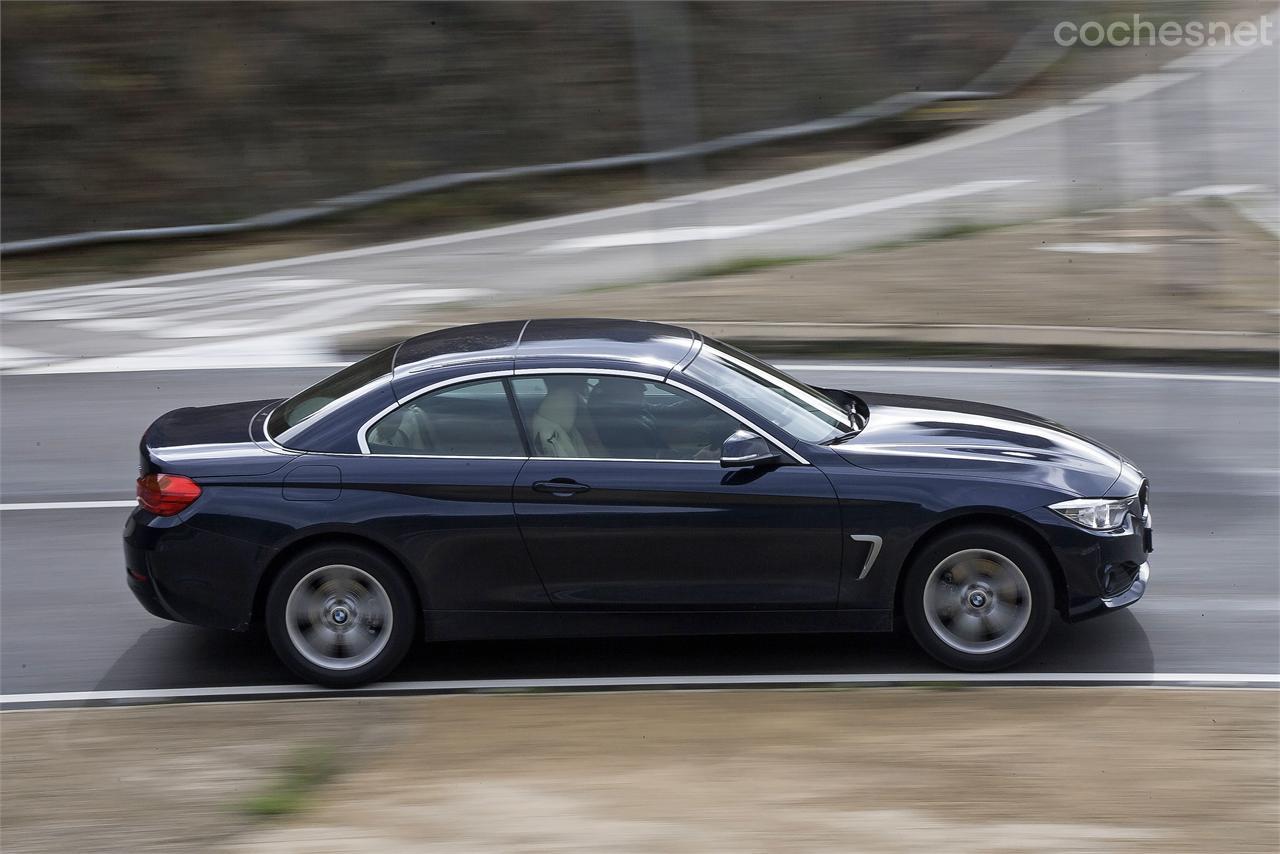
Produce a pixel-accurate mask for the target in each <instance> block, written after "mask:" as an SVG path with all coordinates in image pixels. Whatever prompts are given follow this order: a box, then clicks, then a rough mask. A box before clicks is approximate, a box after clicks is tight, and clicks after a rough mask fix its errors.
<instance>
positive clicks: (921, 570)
mask: <svg viewBox="0 0 1280 854" xmlns="http://www.w3.org/2000/svg"><path fill="white" fill-rule="evenodd" d="M965 549H986V550H988V551H993V552H996V553H998V554H1001V555H1003V556H1005V557H1007V558H1009V559H1010V560H1012V561H1013V562H1014V563H1015V564H1017V566H1018V569H1019V570H1021V572H1022V575H1023V577H1024V578H1026V580H1027V586H1028V587H1029V588H1030V590H1031V616H1030V618H1029V620H1028V622H1027V625H1026V628H1024V629H1023V630H1022V634H1020V635H1019V636H1018V637H1017V639H1016V640H1014V641H1013V643H1011V644H1009V645H1008V646H1006V647H1005V648H1004V649H1001V650H998V651H997V652H992V653H986V654H975V653H966V652H961V651H960V650H958V649H955V648H954V647H952V646H950V645H948V644H947V643H946V641H944V640H942V639H941V638H940V637H938V636H937V635H936V634H935V633H934V631H933V629H932V627H930V625H929V621H928V619H927V617H926V616H925V605H924V590H925V583H926V582H927V581H928V579H929V575H930V574H931V573H932V572H933V570H934V568H935V567H937V566H938V564H939V563H941V562H942V561H943V560H944V559H945V558H947V557H948V556H950V555H953V554H955V553H956V552H959V551H964V550H965ZM1053 602H1054V585H1053V577H1052V575H1051V574H1050V572H1049V568H1048V566H1047V565H1046V564H1045V561H1044V558H1043V557H1041V556H1040V554H1039V553H1038V552H1037V551H1036V549H1035V548H1033V547H1032V546H1031V545H1030V544H1029V543H1028V542H1027V541H1026V540H1024V539H1023V538H1022V537H1019V536H1018V535H1016V534H1012V533H1009V532H1006V531H1002V530H1000V529H997V528H978V527H975V528H965V529H962V530H958V531H954V532H952V533H949V534H944V535H943V536H941V537H939V538H938V539H937V540H936V541H934V542H932V543H929V544H928V545H927V546H926V547H925V548H924V550H923V551H921V552H920V554H918V555H917V556H916V558H915V559H914V560H913V561H912V564H911V566H910V567H908V569H907V577H906V581H905V586H904V589H903V599H902V604H903V615H904V616H905V617H906V622H907V627H908V628H909V629H910V631H911V635H912V637H913V638H915V641H916V643H917V644H919V645H920V647H921V648H922V649H924V651H925V652H927V653H929V655H931V656H932V657H933V658H934V659H936V660H937V661H939V662H940V663H942V664H944V665H946V666H948V667H952V668H955V669H957V670H969V671H990V670H1002V669H1004V668H1006V667H1010V666H1012V665H1014V664H1016V663H1017V662H1018V661H1020V660H1022V659H1023V658H1024V657H1026V656H1027V655H1028V654H1030V653H1031V652H1032V651H1034V650H1035V648H1036V647H1038V646H1039V645H1040V642H1041V641H1042V640H1043V639H1044V635H1045V632H1047V631H1048V629H1049V623H1050V620H1051V619H1052V612H1053Z"/></svg>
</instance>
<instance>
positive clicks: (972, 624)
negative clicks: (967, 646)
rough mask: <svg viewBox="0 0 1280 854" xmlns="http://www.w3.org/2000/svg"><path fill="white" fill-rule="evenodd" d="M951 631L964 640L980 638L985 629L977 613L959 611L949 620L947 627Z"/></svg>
mask: <svg viewBox="0 0 1280 854" xmlns="http://www.w3.org/2000/svg"><path fill="white" fill-rule="evenodd" d="M948 628H950V629H951V631H952V632H954V633H955V634H957V635H959V636H961V637H962V638H964V639H965V640H971V641H976V640H982V637H983V635H984V634H985V631H984V629H983V626H982V618H981V617H979V616H978V615H977V614H972V613H969V612H968V611H961V612H960V613H958V614H956V615H955V617H954V618H953V619H952V620H951V625H950V626H949V627H948Z"/></svg>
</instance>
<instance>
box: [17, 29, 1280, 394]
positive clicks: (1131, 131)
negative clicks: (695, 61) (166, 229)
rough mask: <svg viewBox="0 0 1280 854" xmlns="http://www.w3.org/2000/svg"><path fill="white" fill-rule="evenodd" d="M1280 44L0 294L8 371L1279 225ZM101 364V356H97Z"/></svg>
mask: <svg viewBox="0 0 1280 854" xmlns="http://www.w3.org/2000/svg"><path fill="white" fill-rule="evenodd" d="M1278 58H1280V50H1277V48H1276V47H1274V46H1270V47H1267V46H1264V47H1258V48H1256V49H1252V50H1244V49H1239V48H1224V47H1214V48H1205V49H1203V50H1201V51H1198V52H1196V53H1192V54H1189V55H1187V56H1185V57H1182V58H1180V59H1177V60H1174V61H1172V62H1170V63H1168V64H1167V65H1165V66H1164V67H1163V68H1161V69H1160V70H1158V71H1157V72H1155V73H1150V74H1143V75H1140V76H1138V77H1135V78H1132V79H1131V80H1128V81H1125V82H1123V83H1120V84H1118V85H1115V86H1111V87H1108V88H1106V89H1103V90H1100V91H1098V92H1095V93H1092V94H1090V95H1087V96H1085V97H1082V98H1080V99H1078V100H1075V101H1070V102H1066V103H1063V104H1059V105H1056V106H1051V107H1047V108H1045V109H1043V110H1039V111H1036V112H1033V113H1029V114H1026V115H1023V116H1018V117H1015V118H1011V119H1008V120H1005V121H1001V122H996V123H993V124H990V125H987V126H983V127H979V128H975V129H973V130H969V131H965V132H962V133H958V134H954V135H951V136H946V137H942V138H939V139H935V140H932V141H930V142H926V143H923V144H920V145H915V146H908V147H906V148H901V149H895V150H893V151H889V152H886V153H883V154H880V155H876V156H872V157H867V158H863V159H860V160H854V161H850V162H848V163H844V164H838V165H834V166H829V167H825V168H821V169H816V170H811V171H808V172H801V173H793V174H789V175H782V176H779V177H776V178H771V179H768V180H763V181H757V182H753V183H749V184H739V185H734V186H728V187H721V188H717V189H713V190H708V191H704V192H698V193H694V194H691V195H684V196H678V197H674V198H669V199H664V200H660V201H656V202H652V203H646V204H639V205H632V206H628V207H622V208H612V209H607V210H600V211H589V212H586V213H581V214H576V215H571V216H565V217H558V218H554V219H550V220H541V221H536V222H526V223H516V224H512V225H507V226H502V227H498V228H492V229H485V230H481V231H473V232H467V233H462V234H453V235H444V236H439V237H431V238H426V239H421V240H412V241H406V242H403V243H397V244H392V245H387V246H374V247H367V248H362V249H356V250H348V251H343V252H333V253H328V254H325V255H319V256H311V257H306V258H297V259H288V260H283V261H275V262H268V263H261V264H252V265H244V266H240V267H235V268H224V269H221V270H215V271H211V272H203V273H191V274H177V275H168V276H153V277H149V278H144V279H134V280H129V281H123V282H113V283H105V284H101V285H92V286H85V287H82V288H76V289H61V290H58V291H45V292H34V293H28V294H11V295H6V296H3V297H0V332H3V336H4V347H3V348H0V368H2V367H9V368H14V367H23V366H25V367H27V368H47V367H49V366H52V367H53V369H54V370H90V369H94V370H99V369H104V368H106V369H119V368H127V369H137V368H139V367H141V368H147V369H151V368H156V367H175V366H179V365H196V366H200V367H208V366H210V365H222V366H226V367H233V366H240V365H255V366H257V365H262V364H264V363H269V364H279V365H292V364H299V363H306V362H308V361H313V360H314V359H315V357H316V354H317V353H320V354H323V353H325V352H327V351H329V350H330V348H331V346H332V341H333V340H334V338H335V337H336V336H338V335H340V334H343V333H348V332H355V331H361V330H371V329H377V328H380V327H385V326H389V325H394V324H396V323H398V322H401V321H403V319H404V318H405V316H406V313H414V316H426V311H429V307H430V306H431V305H433V304H440V303H445V302H451V301H457V300H465V299H480V298H485V297H487V296H490V295H495V294H496V295H501V296H520V295H530V294H546V293H551V292H556V291H564V290H572V289H579V288H584V287H592V286H600V285H608V284H613V283H628V282H637V281H653V280H657V279H661V278H664V277H668V276H671V275H675V274H677V273H679V272H681V271H689V270H693V269H697V268H700V267H704V266H706V265H712V264H716V263H720V262H723V261H726V260H730V259H738V258H743V257H768V256H801V255H809V254H822V253H831V252H835V251H840V250H846V249H851V248H856V247H859V246H867V245H873V244H877V243H882V242H884V241H890V240H901V239H904V238H909V237H912V236H918V235H922V234H927V233H930V232H934V231H937V230H938V229H945V228H954V227H957V226H971V225H975V224H981V223H1010V222H1020V221H1026V220H1029V219H1034V218H1042V217H1046V216H1056V215H1060V214H1061V213H1063V212H1065V211H1085V210H1089V209H1094V208H1098V207H1104V206H1108V205H1116V204H1122V203H1124V202H1126V201H1128V200H1134V199H1146V198H1151V197H1162V196H1169V195H1173V194H1177V193H1181V192H1192V193H1205V194H1209V195H1222V194H1226V195H1230V194H1242V193H1243V194H1255V195H1258V197H1259V198H1261V199H1262V200H1263V201H1262V202H1260V204H1261V205H1262V208H1263V209H1264V211H1266V210H1270V211H1271V214H1270V215H1271V216H1274V208H1275V206H1276V205H1275V201H1274V199H1275V192H1276V184H1277V174H1280V130H1278V125H1280V123H1278V120H1277V115H1278V113H1280V106H1278V101H1277V86H1276V82H1277V80H1278V79H1280V59H1278ZM84 357H89V358H84Z"/></svg>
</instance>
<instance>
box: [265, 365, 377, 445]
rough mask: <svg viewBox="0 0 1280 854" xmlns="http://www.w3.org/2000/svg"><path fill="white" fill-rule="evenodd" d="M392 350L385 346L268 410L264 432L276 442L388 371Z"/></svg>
mask: <svg viewBox="0 0 1280 854" xmlns="http://www.w3.org/2000/svg"><path fill="white" fill-rule="evenodd" d="M396 346H399V345H396ZM395 353H396V347H388V348H387V349H385V350H382V351H381V352H378V353H374V354H373V355H372V356H369V357H368V358H366V359H361V360H360V361H359V362H356V363H355V364H353V365H348V366H347V367H345V368H343V369H342V370H340V371H338V372H337V373H336V374H334V375H332V376H329V377H325V378H324V379H322V380H321V381H320V382H318V383H316V384H315V385H313V386H311V388H309V389H307V390H306V391H304V392H301V393H299V394H296V395H294V396H293V397H291V398H289V399H288V400H286V401H285V402H284V403H282V404H280V405H279V406H277V407H276V408H275V410H274V411H272V413H271V418H270V419H269V420H268V421H267V435H269V436H271V437H272V438H273V439H276V440H277V441H279V440H280V439H281V438H282V436H283V435H284V433H285V431H287V430H289V429H290V428H292V427H296V426H298V425H299V424H301V423H302V422H304V421H306V420H307V419H308V418H310V417H312V416H313V415H315V414H316V413H318V412H319V411H320V410H322V409H324V408H325V407H326V406H328V405H329V404H331V403H333V402H335V401H337V400H341V399H342V398H344V397H346V396H347V395H350V394H352V393H353V392H357V391H359V390H360V389H362V388H364V387H365V386H367V385H368V384H369V383H371V382H373V381H374V380H377V379H381V378H382V377H384V376H386V375H387V374H389V373H391V364H392V359H393V358H394V357H395Z"/></svg>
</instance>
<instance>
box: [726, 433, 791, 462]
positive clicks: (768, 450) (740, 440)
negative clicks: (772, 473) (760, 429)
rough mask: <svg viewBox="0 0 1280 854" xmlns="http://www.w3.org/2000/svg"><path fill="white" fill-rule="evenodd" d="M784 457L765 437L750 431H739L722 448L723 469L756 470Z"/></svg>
mask: <svg viewBox="0 0 1280 854" xmlns="http://www.w3.org/2000/svg"><path fill="white" fill-rule="evenodd" d="M781 459H782V455H781V454H779V453H778V452H777V451H775V450H774V449H773V446H771V445H770V444H769V442H768V440H766V439H765V438H764V437H763V436H757V435H756V434H755V433H752V432H751V431H750V430H739V431H737V432H736V433H734V434H733V435H731V436H730V437H729V438H727V439H725V440H724V444H723V445H721V446H720V465H721V467H722V468H727V469H734V468H754V467H755V466H767V465H772V464H773V463H777V462H779V461H781Z"/></svg>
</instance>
